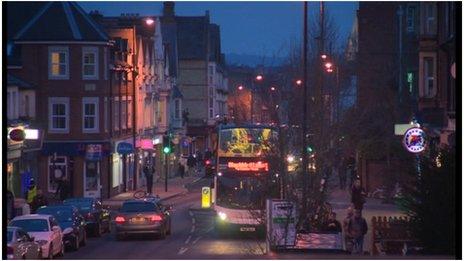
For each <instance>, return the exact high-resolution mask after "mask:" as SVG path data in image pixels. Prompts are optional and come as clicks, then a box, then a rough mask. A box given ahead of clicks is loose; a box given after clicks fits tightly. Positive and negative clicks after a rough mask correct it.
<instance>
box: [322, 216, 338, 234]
mask: <svg viewBox="0 0 464 261" xmlns="http://www.w3.org/2000/svg"><path fill="white" fill-rule="evenodd" d="M324 231H326V232H330V233H341V232H342V225H341V224H340V222H339V221H338V220H337V213H335V212H331V213H330V215H329V219H328V220H327V221H326V223H325V224H324Z"/></svg>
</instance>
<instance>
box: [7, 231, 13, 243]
mask: <svg viewBox="0 0 464 261" xmlns="http://www.w3.org/2000/svg"><path fill="white" fill-rule="evenodd" d="M11 240H13V230H8V233H7V234H6V241H7V242H11Z"/></svg>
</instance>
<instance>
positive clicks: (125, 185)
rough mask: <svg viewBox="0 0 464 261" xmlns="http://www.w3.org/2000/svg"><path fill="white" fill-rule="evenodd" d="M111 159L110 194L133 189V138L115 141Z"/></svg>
mask: <svg viewBox="0 0 464 261" xmlns="http://www.w3.org/2000/svg"><path fill="white" fill-rule="evenodd" d="M110 159H111V173H110V180H111V182H110V188H109V190H110V191H111V195H110V196H113V195H116V194H119V193H122V192H126V191H128V190H131V189H133V186H134V183H135V175H134V167H135V166H134V164H135V150H134V145H133V142H132V138H128V139H124V140H119V141H115V142H114V146H113V150H112V154H111V158H110Z"/></svg>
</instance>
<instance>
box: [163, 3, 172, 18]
mask: <svg viewBox="0 0 464 261" xmlns="http://www.w3.org/2000/svg"><path fill="white" fill-rule="evenodd" d="M163 16H165V17H173V16H174V2H172V1H167V2H164V3H163Z"/></svg>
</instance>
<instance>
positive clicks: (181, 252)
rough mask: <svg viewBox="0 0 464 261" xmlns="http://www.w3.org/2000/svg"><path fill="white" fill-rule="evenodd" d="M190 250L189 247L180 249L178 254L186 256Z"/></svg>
mask: <svg viewBox="0 0 464 261" xmlns="http://www.w3.org/2000/svg"><path fill="white" fill-rule="evenodd" d="M187 250H188V247H181V248H180V249H179V252H177V254H178V255H182V254H184V253H185V252H186V251H187Z"/></svg>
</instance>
